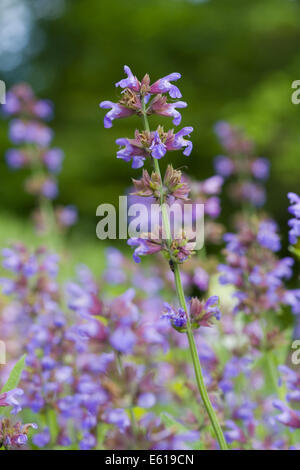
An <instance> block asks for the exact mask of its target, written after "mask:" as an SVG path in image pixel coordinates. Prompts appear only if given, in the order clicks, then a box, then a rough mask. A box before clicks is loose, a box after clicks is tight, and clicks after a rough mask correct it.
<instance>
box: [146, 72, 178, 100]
mask: <svg viewBox="0 0 300 470" xmlns="http://www.w3.org/2000/svg"><path fill="white" fill-rule="evenodd" d="M179 78H181V74H180V73H176V72H175V73H170V74H169V75H166V76H165V77H163V78H160V79H159V80H157V81H156V82H155V83H153V85H151V87H150V93H169V95H170V97H171V98H181V97H182V94H181V93H180V90H179V89H178V88H177V86H176V85H173V84H172V83H171V82H174V81H176V80H179Z"/></svg>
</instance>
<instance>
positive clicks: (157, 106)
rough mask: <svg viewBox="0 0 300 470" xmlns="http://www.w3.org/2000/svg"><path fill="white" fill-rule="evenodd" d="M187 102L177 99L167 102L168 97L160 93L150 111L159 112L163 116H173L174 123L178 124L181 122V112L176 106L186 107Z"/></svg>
mask: <svg viewBox="0 0 300 470" xmlns="http://www.w3.org/2000/svg"><path fill="white" fill-rule="evenodd" d="M186 107H187V103H185V102H184V101H176V102H175V103H167V100H166V97H164V96H160V95H158V98H157V99H156V98H154V100H153V101H152V103H151V105H150V107H149V112H150V113H155V114H159V115H161V116H168V117H172V118H173V124H174V125H175V126H178V125H179V124H180V122H181V114H180V112H179V111H177V109H176V108H186Z"/></svg>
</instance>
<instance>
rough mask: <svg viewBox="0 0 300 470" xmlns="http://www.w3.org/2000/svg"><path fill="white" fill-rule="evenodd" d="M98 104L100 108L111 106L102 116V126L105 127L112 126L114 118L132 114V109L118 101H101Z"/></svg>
mask: <svg viewBox="0 0 300 470" xmlns="http://www.w3.org/2000/svg"><path fill="white" fill-rule="evenodd" d="M99 106H100V108H102V109H109V108H111V109H110V111H108V113H107V114H106V115H105V117H104V127H105V128H106V129H108V128H110V127H112V122H113V120H114V119H120V118H125V117H128V116H131V115H132V114H134V110H133V109H129V108H125V106H122V105H120V104H119V103H113V102H112V101H102V102H101V103H100V105H99Z"/></svg>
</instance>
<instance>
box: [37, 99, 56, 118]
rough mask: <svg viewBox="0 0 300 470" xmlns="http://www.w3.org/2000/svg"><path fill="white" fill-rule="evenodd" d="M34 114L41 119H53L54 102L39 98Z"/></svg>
mask: <svg viewBox="0 0 300 470" xmlns="http://www.w3.org/2000/svg"><path fill="white" fill-rule="evenodd" d="M33 112H34V114H35V115H36V116H37V117H39V118H40V119H45V120H48V119H51V117H52V116H53V103H52V102H51V101H49V100H39V101H36V102H35V103H34V105H33Z"/></svg>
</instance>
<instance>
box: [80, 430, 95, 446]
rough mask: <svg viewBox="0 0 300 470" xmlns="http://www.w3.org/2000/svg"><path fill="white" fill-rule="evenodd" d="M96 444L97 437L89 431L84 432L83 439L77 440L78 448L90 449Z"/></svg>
mask: <svg viewBox="0 0 300 470" xmlns="http://www.w3.org/2000/svg"><path fill="white" fill-rule="evenodd" d="M96 444H97V439H96V438H95V436H93V434H91V433H85V434H84V436H83V439H82V440H81V441H80V442H79V448H80V450H91V449H93V448H94V447H95V446H96Z"/></svg>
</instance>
